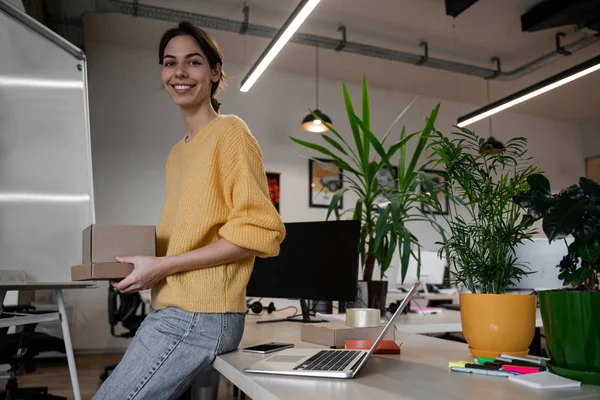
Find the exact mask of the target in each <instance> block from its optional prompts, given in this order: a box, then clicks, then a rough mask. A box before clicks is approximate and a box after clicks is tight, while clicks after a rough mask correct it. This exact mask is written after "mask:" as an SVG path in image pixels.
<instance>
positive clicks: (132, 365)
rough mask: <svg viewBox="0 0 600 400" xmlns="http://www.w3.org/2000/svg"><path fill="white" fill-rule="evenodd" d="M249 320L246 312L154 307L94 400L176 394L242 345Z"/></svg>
mask: <svg viewBox="0 0 600 400" xmlns="http://www.w3.org/2000/svg"><path fill="white" fill-rule="evenodd" d="M244 321H245V315H244V314H242V313H192V312H188V311H184V310H182V309H180V308H176V307H168V308H165V309H162V310H154V309H152V308H151V309H150V312H149V313H148V316H147V317H146V319H145V320H144V322H143V323H142V325H141V326H140V328H139V329H138V331H137V332H136V335H135V337H134V338H133V340H132V342H131V344H130V345H129V347H128V348H127V351H126V352H125V355H124V357H123V359H122V360H121V362H120V363H119V365H118V366H117V367H116V368H115V370H114V371H113V373H112V374H111V375H110V376H109V377H108V379H107V380H106V381H105V382H104V384H103V385H102V386H101V387H100V389H99V390H98V392H97V393H96V394H95V396H94V400H104V399H111V400H113V399H119V400H132V399H136V400H140V399H152V400H155V399H156V400H158V399H160V400H162V399H177V398H178V397H179V396H180V395H181V394H182V393H183V392H184V391H185V390H186V389H187V388H188V387H189V386H190V384H191V383H192V381H193V380H194V379H195V378H196V377H198V376H199V375H200V374H202V373H203V372H206V371H208V370H209V369H211V368H212V362H213V361H214V359H215V357H216V356H218V355H220V354H223V353H227V352H229V351H232V350H235V349H236V348H237V347H238V345H239V343H240V341H241V339H242V335H243V333H244Z"/></svg>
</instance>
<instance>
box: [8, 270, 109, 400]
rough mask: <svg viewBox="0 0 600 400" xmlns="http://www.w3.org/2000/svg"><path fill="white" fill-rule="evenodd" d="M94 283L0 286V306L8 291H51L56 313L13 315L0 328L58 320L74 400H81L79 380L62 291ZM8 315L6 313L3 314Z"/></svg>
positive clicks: (81, 287) (84, 287) (42, 283)
mask: <svg viewBox="0 0 600 400" xmlns="http://www.w3.org/2000/svg"><path fill="white" fill-rule="evenodd" d="M97 286H98V284H97V283H96V282H52V283H45V282H33V283H11V284H0V304H4V298H5V296H6V292H7V291H9V290H53V291H54V293H55V295H56V299H57V302H58V312H50V313H44V314H27V313H13V314H12V315H14V316H13V317H12V318H2V319H0V327H9V326H17V325H26V324H31V323H36V322H48V321H58V320H60V323H61V327H62V333H63V340H64V341H65V350H66V353H67V361H68V363H69V373H70V375H71V385H72V386H73V396H74V398H75V400H81V392H80V391H79V380H78V378H77V367H76V365H75V356H74V354H73V345H72V343H71V333H70V332H69V320H68V318H67V312H66V311H65V300H64V296H63V290H64V289H86V288H92V287H97ZM4 314H8V313H4Z"/></svg>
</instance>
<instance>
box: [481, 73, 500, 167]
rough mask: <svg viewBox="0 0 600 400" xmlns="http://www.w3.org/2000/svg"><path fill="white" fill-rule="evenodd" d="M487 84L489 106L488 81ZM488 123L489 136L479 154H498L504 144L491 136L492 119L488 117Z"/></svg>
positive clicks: (488, 92) (488, 91)
mask: <svg viewBox="0 0 600 400" xmlns="http://www.w3.org/2000/svg"><path fill="white" fill-rule="evenodd" d="M486 84H487V100H488V104H490V81H486ZM488 122H489V126H490V136H489V137H488V138H487V140H486V141H485V142H483V144H482V145H481V147H480V148H479V154H483V155H486V154H498V153H500V152H501V151H503V150H504V143H502V142H501V141H499V140H497V139H496V138H494V137H493V136H492V117H491V116H489V117H488Z"/></svg>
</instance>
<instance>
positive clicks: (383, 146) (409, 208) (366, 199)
mask: <svg viewBox="0 0 600 400" xmlns="http://www.w3.org/2000/svg"><path fill="white" fill-rule="evenodd" d="M342 89H343V97H344V104H345V107H346V112H347V116H348V122H349V124H350V129H351V132H352V139H353V141H347V140H346V139H344V137H343V136H342V135H341V134H340V133H339V132H338V131H337V130H336V129H334V128H333V126H332V125H331V124H329V123H328V122H327V121H324V120H323V119H321V118H320V116H319V115H318V114H316V113H313V115H314V116H315V117H316V118H318V119H320V120H321V122H322V123H323V124H325V125H327V127H328V128H329V131H330V132H331V135H330V134H326V133H323V134H321V135H320V136H321V138H322V139H323V141H324V143H323V145H321V144H317V143H312V142H308V141H306V140H302V139H298V138H291V139H292V140H293V141H294V142H295V143H297V144H299V145H301V146H304V147H306V148H308V149H311V150H314V151H317V152H318V153H320V154H323V155H325V156H327V157H328V158H330V159H331V160H332V162H333V164H334V165H336V166H337V167H339V168H340V169H342V170H344V177H343V181H344V186H345V187H344V188H343V189H342V190H340V191H338V192H337V193H336V194H335V195H334V196H333V197H332V199H331V202H330V204H329V209H328V212H327V219H329V217H330V216H331V215H332V214H334V215H335V216H336V218H338V219H340V218H343V217H344V215H345V214H346V213H352V218H353V219H356V220H360V221H361V239H360V260H361V265H362V271H363V281H364V283H365V284H366V286H367V292H368V304H367V305H368V306H369V307H372V308H379V309H382V310H383V309H385V301H386V296H387V284H388V282H387V281H385V280H383V276H384V275H385V272H386V271H387V269H388V268H389V266H390V263H391V260H392V256H393V254H394V252H395V251H398V252H399V255H400V260H401V268H400V269H401V271H400V272H401V276H402V280H403V281H404V278H405V277H406V273H407V270H408V265H409V261H410V260H409V258H410V257H411V256H412V257H414V258H415V259H417V265H419V266H420V252H419V245H418V238H417V237H416V236H415V235H413V234H412V233H411V232H410V230H409V229H408V227H407V224H408V223H409V222H412V221H416V220H426V218H424V217H423V216H422V215H420V214H418V213H416V212H415V211H414V210H415V209H416V206H417V204H420V203H424V204H427V205H429V206H430V207H432V208H434V209H436V210H440V209H441V206H440V204H439V202H438V201H437V197H436V196H435V193H433V192H432V191H425V192H422V191H421V190H420V187H421V186H420V185H421V184H422V183H423V184H424V185H426V186H427V187H431V186H432V185H433V183H432V182H431V179H429V178H428V177H427V176H426V175H425V174H424V173H423V172H421V171H420V169H419V168H418V167H419V160H420V157H421V154H422V153H423V151H424V149H425V148H426V146H427V142H428V140H429V136H430V133H431V130H432V128H433V124H434V123H435V119H436V117H437V114H438V110H439V105H438V106H437V107H435V108H434V109H433V110H432V112H431V114H430V115H429V117H428V118H427V122H426V124H425V127H424V129H423V130H422V131H421V132H416V133H412V134H408V135H407V134H406V132H405V130H404V129H402V132H401V134H400V136H399V137H398V138H397V139H395V140H394V139H392V135H391V132H392V129H393V128H394V126H395V125H396V124H397V123H398V121H399V120H400V119H401V117H402V116H403V115H404V113H405V112H406V111H407V110H408V108H409V107H410V104H409V106H407V107H406V108H405V109H404V110H403V111H402V112H401V113H400V114H399V115H398V117H397V118H396V119H395V121H394V122H393V123H392V124H391V125H390V127H389V129H388V130H387V132H386V133H385V134H384V135H383V136H382V138H381V140H379V139H378V138H377V136H376V135H375V134H374V133H373V132H372V131H371V123H370V121H371V116H370V101H369V91H368V85H367V80H366V78H364V79H363V86H362V99H361V100H362V101H361V109H362V112H361V117H359V116H358V115H357V114H356V113H355V110H354V105H353V102H352V99H351V97H350V94H349V93H348V89H347V87H346V85H345V84H344V85H342ZM411 104H412V103H411ZM413 139H414V140H416V147H415V150H414V152H413V153H412V157H409V156H408V154H407V146H408V144H409V142H410V141H411V140H413ZM315 161H317V162H319V160H315ZM384 169H386V170H387V173H389V174H391V175H392V181H393V184H392V185H391V186H390V187H386V186H384V185H382V184H380V183H378V181H377V177H378V175H379V174H380V173H381V172H382V171H383V170H384ZM347 191H352V192H354V193H355V194H356V197H357V200H356V203H355V206H354V207H353V208H350V209H348V210H346V211H344V212H343V213H340V209H339V201H340V199H341V197H342V196H343V195H344V193H345V192H347ZM382 198H383V199H384V200H385V201H381V199H382ZM433 223H434V224H435V221H433ZM376 262H377V263H378V265H379V268H380V271H381V275H382V276H381V279H380V280H376V279H373V271H374V269H375V263H376ZM418 274H419V271H417V275H418Z"/></svg>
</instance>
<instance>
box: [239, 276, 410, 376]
mask: <svg viewBox="0 0 600 400" xmlns="http://www.w3.org/2000/svg"><path fill="white" fill-rule="evenodd" d="M419 284H420V282H416V283H415V284H414V285H413V286H412V288H411V289H410V290H409V291H408V293H407V294H406V297H405V298H404V300H403V301H402V303H401V304H400V306H399V307H398V309H397V310H396V312H395V313H394V315H393V316H392V318H390V320H389V322H388V323H387V324H386V325H385V327H384V328H383V330H382V331H381V333H380V334H379V336H378V337H377V339H376V340H375V341H374V342H373V346H371V348H370V349H369V350H350V349H331V350H330V349H327V350H321V349H302V348H292V349H286V350H282V351H280V352H278V353H276V354H275V355H273V356H271V357H269V358H266V359H264V360H261V361H259V362H257V363H254V364H252V365H250V366H249V367H247V368H245V369H244V371H245V372H253V373H258V374H271V375H296V376H311V377H318V378H346V379H347V378H353V377H354V376H355V375H356V374H357V373H358V371H360V370H361V368H362V367H363V366H364V365H365V364H366V362H367V360H368V359H369V358H370V357H371V355H372V354H373V352H374V351H375V349H376V348H377V345H378V344H379V342H381V340H382V339H383V338H384V337H385V334H386V333H387V332H388V331H389V330H390V329H391V328H392V327H393V326H394V320H395V319H396V318H397V317H398V315H400V314H401V313H402V310H404V309H405V308H406V306H407V305H408V303H409V302H410V299H411V298H412V297H413V295H414V294H415V293H416V290H417V287H418V286H419Z"/></svg>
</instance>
